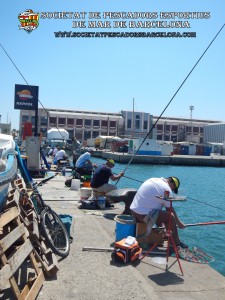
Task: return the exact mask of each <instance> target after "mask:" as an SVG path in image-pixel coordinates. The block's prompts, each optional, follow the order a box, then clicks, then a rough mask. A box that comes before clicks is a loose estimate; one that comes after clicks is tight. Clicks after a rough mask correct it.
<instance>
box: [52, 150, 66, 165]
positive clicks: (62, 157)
mask: <svg viewBox="0 0 225 300" xmlns="http://www.w3.org/2000/svg"><path fill="white" fill-rule="evenodd" d="M64 149H65V147H62V149H61V150H59V151H58V152H57V153H56V155H55V158H56V159H57V163H58V164H60V161H61V160H67V158H68V156H67V155H66V152H65V150H64Z"/></svg>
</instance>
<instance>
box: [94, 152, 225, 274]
mask: <svg viewBox="0 0 225 300" xmlns="http://www.w3.org/2000/svg"><path fill="white" fill-rule="evenodd" d="M92 161H93V162H95V163H97V164H101V163H104V162H105V160H102V159H99V158H94V157H93V158H92ZM126 167H127V165H125V164H120V163H116V165H115V167H114V168H113V172H114V173H116V174H117V173H119V172H121V171H123V170H124V169H125V168H126ZM169 176H176V177H178V178H179V179H180V183H181V185H180V188H179V195H180V196H186V197H187V201H182V202H176V203H174V204H173V206H174V208H175V209H176V212H177V214H178V216H179V218H180V219H181V221H182V222H183V223H185V224H190V223H199V222H211V221H223V220H225V168H216V167H188V166H185V167H183V166H170V165H162V166H161V165H140V164H130V165H129V166H128V167H127V169H126V172H125V176H124V177H122V178H121V179H120V180H119V181H118V183H117V187H118V188H129V187H130V188H135V189H138V188H139V187H140V185H141V184H142V182H144V181H145V180H147V179H148V178H150V177H169ZM114 183H115V182H114ZM179 235H180V237H181V240H182V241H183V242H185V243H186V244H188V245H189V247H193V246H196V247H198V248H200V249H201V250H203V251H205V252H206V253H207V254H209V255H211V256H213V257H214V258H215V260H214V261H213V262H211V263H210V266H211V267H212V268H214V269H216V270H217V271H218V272H220V273H221V274H223V275H224V276H225V262H224V253H225V242H224V240H225V224H222V225H208V226H193V227H187V228H185V229H183V230H179ZM196 267H197V264H196Z"/></svg>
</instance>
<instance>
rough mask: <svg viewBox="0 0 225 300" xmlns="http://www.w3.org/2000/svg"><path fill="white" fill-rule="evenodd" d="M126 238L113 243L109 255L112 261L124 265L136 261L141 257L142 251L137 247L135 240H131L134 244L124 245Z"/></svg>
mask: <svg viewBox="0 0 225 300" xmlns="http://www.w3.org/2000/svg"><path fill="white" fill-rule="evenodd" d="M128 238H130V237H128ZM128 238H125V239H122V240H121V241H118V242H116V243H115V246H114V250H113V252H112V255H111V257H112V260H113V261H115V262H122V263H124V264H126V263H130V262H134V261H136V260H137V259H138V258H139V256H140V255H141V253H142V249H141V248H140V247H139V245H138V242H137V241H136V239H135V238H133V239H134V242H133V244H132V245H130V244H129V243H126V242H127V240H128Z"/></svg>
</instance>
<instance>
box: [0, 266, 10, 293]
mask: <svg viewBox="0 0 225 300" xmlns="http://www.w3.org/2000/svg"><path fill="white" fill-rule="evenodd" d="M10 277H12V272H11V270H10V266H9V265H5V266H4V267H3V268H2V269H1V270H0V289H1V290H3V289H4V288H5V287H6V286H7V285H8V284H9V278H10Z"/></svg>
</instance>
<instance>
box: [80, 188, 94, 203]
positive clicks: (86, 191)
mask: <svg viewBox="0 0 225 300" xmlns="http://www.w3.org/2000/svg"><path fill="white" fill-rule="evenodd" d="M91 194H92V189H91V188H87V187H82V188H81V189H80V199H81V200H87V199H88V198H89V197H90V196H91Z"/></svg>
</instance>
